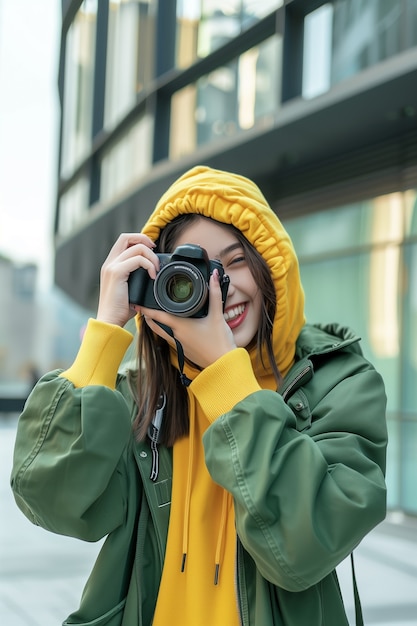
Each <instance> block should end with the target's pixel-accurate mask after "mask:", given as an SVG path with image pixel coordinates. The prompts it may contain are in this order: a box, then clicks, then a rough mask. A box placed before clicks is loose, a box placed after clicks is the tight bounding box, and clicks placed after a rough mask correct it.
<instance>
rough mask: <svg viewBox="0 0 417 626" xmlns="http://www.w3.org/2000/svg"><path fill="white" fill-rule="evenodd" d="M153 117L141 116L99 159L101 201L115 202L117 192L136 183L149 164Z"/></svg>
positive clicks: (150, 160)
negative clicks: (100, 160) (100, 159)
mask: <svg viewBox="0 0 417 626" xmlns="http://www.w3.org/2000/svg"><path fill="white" fill-rule="evenodd" d="M153 127H154V124H153V118H152V117H151V116H149V115H145V116H143V117H142V118H141V119H140V120H139V121H138V122H136V123H135V124H134V125H133V126H132V127H131V128H130V129H129V130H128V131H127V132H126V133H125V134H124V136H123V137H122V138H121V139H120V141H118V143H117V144H115V145H114V146H112V147H111V148H110V149H109V150H108V151H107V152H106V153H105V154H104V156H103V159H102V162H101V190H100V201H101V202H102V203H107V202H114V200H115V198H116V196H118V195H119V194H122V193H123V192H125V191H126V189H127V188H128V187H129V186H130V185H133V184H134V183H137V181H138V180H139V179H140V178H141V177H142V176H143V175H144V174H145V173H146V172H147V171H149V169H150V168H151V164H152V145H153V144H152V141H153Z"/></svg>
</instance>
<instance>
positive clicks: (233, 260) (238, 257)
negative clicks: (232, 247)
mask: <svg viewBox="0 0 417 626" xmlns="http://www.w3.org/2000/svg"><path fill="white" fill-rule="evenodd" d="M245 260H246V259H245V255H244V254H243V253H241V252H239V254H237V255H236V256H234V257H233V258H231V259H230V260H229V263H228V265H237V264H239V263H244V262H245Z"/></svg>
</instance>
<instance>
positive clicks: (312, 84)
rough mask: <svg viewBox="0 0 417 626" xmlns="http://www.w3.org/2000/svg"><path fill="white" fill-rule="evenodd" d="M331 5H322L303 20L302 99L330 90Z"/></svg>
mask: <svg viewBox="0 0 417 626" xmlns="http://www.w3.org/2000/svg"><path fill="white" fill-rule="evenodd" d="M332 21H333V5H332V4H329V3H327V4H324V5H323V6H321V7H320V8H318V9H316V10H315V11H313V12H312V13H309V15H307V16H306V18H305V20H304V46H303V85H302V95H303V97H304V98H314V97H315V96H318V95H319V94H321V93H324V92H326V91H328V89H329V88H330V80H331V79H330V74H331V56H332Z"/></svg>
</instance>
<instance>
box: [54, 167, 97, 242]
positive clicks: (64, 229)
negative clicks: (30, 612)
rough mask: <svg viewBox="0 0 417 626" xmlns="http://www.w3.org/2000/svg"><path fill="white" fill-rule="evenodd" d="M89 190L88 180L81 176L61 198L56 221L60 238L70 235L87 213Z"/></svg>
mask: <svg viewBox="0 0 417 626" xmlns="http://www.w3.org/2000/svg"><path fill="white" fill-rule="evenodd" d="M89 189H90V187H89V181H88V179H87V178H86V177H85V176H81V177H80V178H78V180H76V181H75V182H74V183H73V184H72V185H71V187H70V188H69V189H68V190H67V191H66V192H65V194H64V195H63V196H62V197H61V199H60V203H59V221H58V234H59V235H60V236H63V237H65V236H66V235H69V234H71V233H72V232H73V231H74V229H75V228H76V227H77V226H78V224H80V222H81V221H82V219H83V217H84V215H85V214H86V213H87V211H88V195H89Z"/></svg>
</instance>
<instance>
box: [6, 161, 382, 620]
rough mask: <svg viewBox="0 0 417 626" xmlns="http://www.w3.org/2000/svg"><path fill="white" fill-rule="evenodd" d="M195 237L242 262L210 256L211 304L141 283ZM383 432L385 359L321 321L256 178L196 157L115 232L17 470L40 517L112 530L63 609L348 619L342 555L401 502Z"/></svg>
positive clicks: (68, 530) (22, 434)
mask: <svg viewBox="0 0 417 626" xmlns="http://www.w3.org/2000/svg"><path fill="white" fill-rule="evenodd" d="M188 244H192V245H194V246H201V248H203V249H204V250H205V251H206V252H207V254H208V258H209V259H210V260H212V261H214V260H218V261H221V264H222V266H223V269H224V272H225V273H226V274H227V275H228V277H229V281H230V282H229V286H228V290H227V294H226V291H225V288H224V287H223V286H222V282H225V281H224V279H223V278H222V272H221V271H220V270H219V269H218V264H217V263H213V264H212V265H210V271H209V278H208V283H209V295H208V310H207V311H205V313H207V314H203V315H199V314H194V315H193V316H191V317H187V316H185V317H184V316H182V315H179V314H172V313H168V312H166V311H165V310H161V308H160V307H159V306H158V305H156V306H155V305H154V303H153V302H152V298H151V300H149V299H147V300H146V304H147V305H148V306H144V303H143V302H140V303H139V304H134V305H133V304H132V303H131V302H129V300H133V299H134V298H132V294H130V295H129V283H128V279H129V277H130V276H131V274H132V272H135V270H138V269H140V268H141V269H142V272H141V274H142V282H143V281H145V285H146V288H149V286H153V285H154V280H155V279H156V278H157V276H158V272H160V274H159V276H162V271H161V267H160V266H161V261H162V259H164V263H165V259H166V258H168V259H169V258H170V257H169V256H168V257H165V256H161V255H171V254H172V253H173V252H174V250H175V249H176V248H177V247H178V246H184V245H188ZM164 271H165V266H164ZM144 276H145V278H144ZM167 289H168V287H167ZM222 300H224V302H223V301H222ZM149 305H151V306H149ZM132 316H136V325H137V328H138V332H137V335H138V344H137V345H138V360H137V362H136V360H135V361H134V365H132V360H131V359H130V360H129V359H125V364H121V363H122V360H123V356H124V354H125V352H126V350H127V349H128V346H129V344H130V343H131V341H132V334H131V333H130V332H129V331H128V330H126V329H125V328H123V327H124V326H125V325H126V323H127V322H128V320H129V319H130V318H131V317H132ZM386 441H387V435H386V424H385V393H384V386H383V383H382V381H381V378H380V376H379V375H378V374H377V373H376V371H375V370H374V368H373V367H372V365H371V364H370V363H369V362H368V361H367V360H365V359H364V357H363V356H362V353H361V350H360V347H359V344H358V338H357V337H356V336H355V335H354V334H353V333H352V332H351V331H350V330H349V329H347V328H341V327H339V326H338V325H336V324H333V325H329V326H318V325H309V324H306V322H305V318H304V295H303V290H302V286H301V283H300V277H299V269H298V262H297V258H296V255H295V252H294V250H293V247H292V244H291V241H290V239H289V237H288V235H287V233H286V232H285V230H284V229H283V227H282V225H281V223H280V221H279V220H278V218H277V216H276V215H275V214H274V213H273V211H272V210H271V209H270V207H269V206H268V204H267V202H266V200H265V199H264V197H263V195H262V194H261V192H260V190H259V189H258V188H257V186H256V185H255V184H254V183H253V182H251V181H250V180H248V179H245V178H243V177H241V176H237V175H234V174H230V173H227V172H221V171H216V170H212V169H210V168H207V167H196V168H193V169H192V170H190V171H189V172H186V173H185V174H184V175H183V176H182V177H181V178H180V179H179V180H177V181H176V182H175V183H174V184H173V185H172V186H171V187H170V189H168V191H167V192H166V193H165V195H164V196H163V197H162V198H161V200H160V201H159V203H158V205H157V207H156V209H155V211H154V213H153V214H152V215H151V217H150V219H149V221H148V222H147V224H146V225H145V227H144V229H143V231H142V233H139V234H124V235H121V236H120V237H119V239H118V240H117V241H116V243H115V245H114V246H113V248H112V250H111V251H110V253H109V256H108V258H107V260H106V261H105V263H104V265H103V267H102V272H101V291H100V300H99V306H98V313H97V317H96V319H94V320H93V319H92V320H90V321H89V324H88V327H87V330H86V333H85V335H84V338H83V341H82V344H81V346H80V350H79V353H78V355H77V357H76V359H75V362H74V364H73V365H72V366H71V367H70V368H69V369H68V370H67V371H64V372H62V371H54V372H51V373H49V374H47V375H46V376H44V377H43V378H42V379H41V380H40V381H39V383H38V384H37V386H36V387H35V389H34V391H33V392H32V394H31V396H30V398H29V400H28V402H27V404H26V407H25V409H24V412H23V414H22V416H21V418H20V421H19V426H18V432H17V439H16V448H15V457H14V468H13V474H12V486H13V490H14V493H15V497H16V501H17V503H18V505H19V507H20V508H21V509H22V511H23V512H24V513H25V514H26V515H27V516H28V517H29V519H31V520H32V521H33V522H34V523H36V524H39V525H41V526H43V527H44V528H46V529H48V530H51V531H53V532H56V533H62V534H66V535H70V536H73V537H79V538H81V539H84V540H87V541H95V540H98V539H100V538H102V537H104V536H106V535H107V539H106V541H105V543H104V545H103V547H102V550H101V552H100V555H99V557H98V559H97V562H96V564H95V566H94V569H93V571H92V573H91V576H90V578H89V580H88V582H87V584H86V587H85V591H84V594H83V597H82V599H81V604H80V607H79V609H78V610H77V611H76V612H74V613H73V614H72V615H71V616H70V617H69V618H68V619H67V620H66V621H65V622H64V624H68V625H69V624H84V625H87V624H90V625H93V624H94V625H95V626H96V625H100V626H104V625H105V626H120V625H122V626H139V625H141V626H142V625H143V626H150V625H151V624H152V625H153V626H167V625H169V626H176V625H181V626H237V625H239V624H241V625H244V626H272V625H273V626H305V625H306V624H308V625H309V626H321V625H322V626H324V625H331V626H334V625H337V626H343V625H347V624H348V621H347V618H346V614H345V610H344V606H343V600H342V597H341V593H340V590H339V585H338V581H337V576H336V573H335V567H336V566H337V565H338V564H339V563H340V562H341V561H342V560H343V559H344V558H345V557H346V556H348V555H349V554H350V553H351V552H352V550H353V549H354V548H355V547H356V546H357V545H358V543H359V542H360V541H361V539H362V538H363V537H364V535H365V534H366V533H368V532H369V531H370V530H371V529H372V528H373V527H374V526H375V525H376V524H378V523H379V522H380V521H381V520H382V519H383V518H384V516H385V510H386V493H385V483H384V471H385V450H386ZM359 622H360V617H358V623H359Z"/></svg>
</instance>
